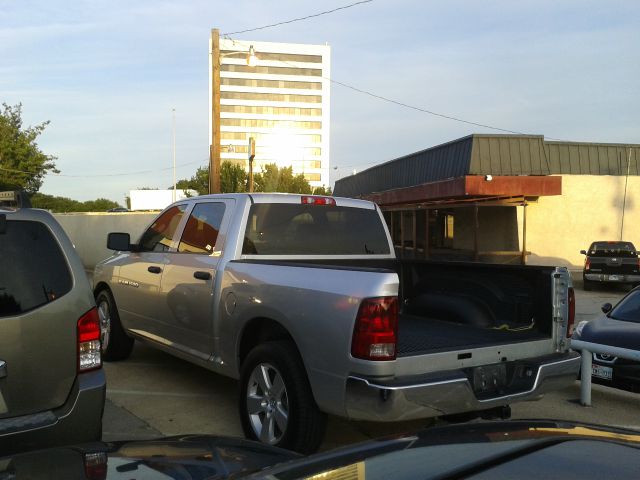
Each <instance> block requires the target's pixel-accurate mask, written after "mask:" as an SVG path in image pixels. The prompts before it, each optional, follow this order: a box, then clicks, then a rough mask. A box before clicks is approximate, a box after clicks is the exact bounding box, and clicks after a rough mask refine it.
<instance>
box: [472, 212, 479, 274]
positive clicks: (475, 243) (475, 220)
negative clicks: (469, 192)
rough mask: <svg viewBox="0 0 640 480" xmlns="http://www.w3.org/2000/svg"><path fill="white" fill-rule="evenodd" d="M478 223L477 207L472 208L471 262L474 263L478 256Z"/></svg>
mask: <svg viewBox="0 0 640 480" xmlns="http://www.w3.org/2000/svg"><path fill="white" fill-rule="evenodd" d="M478 230H479V222H478V205H477V204H476V205H474V206H473V260H474V261H475V262H477V261H478V259H479V257H480V255H479V252H478V235H479V234H480V233H479V231H478Z"/></svg>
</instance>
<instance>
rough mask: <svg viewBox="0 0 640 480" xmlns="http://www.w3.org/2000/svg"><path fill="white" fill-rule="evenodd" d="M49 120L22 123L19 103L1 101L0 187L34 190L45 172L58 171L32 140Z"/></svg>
mask: <svg viewBox="0 0 640 480" xmlns="http://www.w3.org/2000/svg"><path fill="white" fill-rule="evenodd" d="M47 125H49V121H46V122H42V123H41V124H40V125H35V126H31V127H26V128H25V127H24V126H23V124H22V104H21V103H19V104H18V105H15V106H13V107H12V106H11V105H7V104H6V103H3V104H2V111H0V189H3V190H8V189H22V190H26V191H27V192H29V193H35V192H37V191H38V190H39V189H40V187H41V186H42V181H43V179H44V176H45V175H46V174H47V172H53V173H59V170H57V169H56V166H55V163H54V161H55V160H56V157H54V156H53V155H47V154H45V153H44V152H42V150H40V147H38V144H37V143H36V139H37V138H38V136H39V135H40V134H41V133H42V132H43V131H44V129H45V128H46V126H47Z"/></svg>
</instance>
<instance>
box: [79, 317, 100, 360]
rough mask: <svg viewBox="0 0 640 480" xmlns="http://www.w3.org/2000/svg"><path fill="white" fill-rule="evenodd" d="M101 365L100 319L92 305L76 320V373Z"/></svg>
mask: <svg viewBox="0 0 640 480" xmlns="http://www.w3.org/2000/svg"><path fill="white" fill-rule="evenodd" d="M101 366H102V356H101V349H100V319H99V317H98V309H97V308H96V307H93V308H92V309H91V310H89V311H88V312H87V313H85V314H84V315H83V316H82V317H80V319H79V320H78V373H82V372H87V371H89V370H95V369H97V368H100V367H101Z"/></svg>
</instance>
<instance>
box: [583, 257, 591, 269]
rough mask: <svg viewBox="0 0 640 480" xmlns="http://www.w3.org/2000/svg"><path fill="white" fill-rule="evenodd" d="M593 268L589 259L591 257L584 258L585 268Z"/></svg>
mask: <svg viewBox="0 0 640 480" xmlns="http://www.w3.org/2000/svg"><path fill="white" fill-rule="evenodd" d="M590 268H591V260H589V257H587V258H585V259H584V269H585V270H589V269H590Z"/></svg>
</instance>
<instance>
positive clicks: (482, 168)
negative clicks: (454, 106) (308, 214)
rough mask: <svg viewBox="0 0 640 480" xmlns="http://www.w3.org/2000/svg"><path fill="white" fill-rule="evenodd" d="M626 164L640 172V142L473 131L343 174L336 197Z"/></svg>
mask: <svg viewBox="0 0 640 480" xmlns="http://www.w3.org/2000/svg"><path fill="white" fill-rule="evenodd" d="M629 151H631V158H630V160H629ZM627 168H628V171H629V174H630V175H640V145H622V144H610V143H579V142H547V141H545V140H544V137H543V136H542V135H484V134H473V135H469V136H467V137H463V138H460V139H458V140H454V141H451V142H448V143H444V144H442V145H438V146H435V147H431V148H428V149H426V150H422V151H419V152H416V153H412V154H409V155H405V156H403V157H400V158H397V159H394V160H391V161H388V162H386V163H382V164H380V165H376V166H374V167H371V168H369V169H367V170H364V171H363V172H360V173H358V174H356V175H352V176H350V177H345V178H342V179H340V180H338V181H337V182H336V184H335V188H334V195H336V196H342V197H360V196H363V195H367V194H370V193H374V192H383V191H387V190H393V189H398V188H406V187H413V186H416V185H421V184H424V183H430V182H436V181H440V180H446V179H449V178H457V177H462V176H465V175H553V174H571V175H626V174H627Z"/></svg>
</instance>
